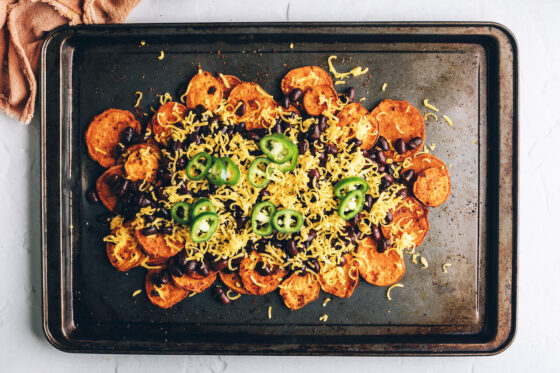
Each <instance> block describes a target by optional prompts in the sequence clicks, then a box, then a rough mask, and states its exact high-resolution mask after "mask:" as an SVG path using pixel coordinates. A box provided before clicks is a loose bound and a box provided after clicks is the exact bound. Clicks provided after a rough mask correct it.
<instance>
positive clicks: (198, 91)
mask: <svg viewBox="0 0 560 373" xmlns="http://www.w3.org/2000/svg"><path fill="white" fill-rule="evenodd" d="M186 93H187V107H188V108H189V109H194V108H196V107H197V106H198V105H202V106H204V107H205V108H206V110H216V108H217V107H218V104H219V103H220V101H221V100H222V97H223V92H222V85H221V84H220V82H219V81H218V80H217V79H216V78H214V77H213V76H212V74H210V73H209V72H207V71H199V73H198V74H196V75H195V76H193V77H192V79H191V81H190V82H189V85H188V87H187V92H186Z"/></svg>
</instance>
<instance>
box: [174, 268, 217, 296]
mask: <svg viewBox="0 0 560 373" xmlns="http://www.w3.org/2000/svg"><path fill="white" fill-rule="evenodd" d="M217 277H218V273H217V272H214V271H210V273H209V274H208V276H206V277H204V276H201V275H199V274H198V273H196V272H194V273H193V274H192V275H190V276H187V275H186V274H183V276H181V277H176V276H171V279H172V280H173V283H174V284H175V285H176V286H178V287H180V288H181V289H185V290H190V291H193V292H195V293H202V292H203V291H204V290H206V289H208V288H209V287H210V286H211V285H212V284H213V283H214V281H216V278H217Z"/></svg>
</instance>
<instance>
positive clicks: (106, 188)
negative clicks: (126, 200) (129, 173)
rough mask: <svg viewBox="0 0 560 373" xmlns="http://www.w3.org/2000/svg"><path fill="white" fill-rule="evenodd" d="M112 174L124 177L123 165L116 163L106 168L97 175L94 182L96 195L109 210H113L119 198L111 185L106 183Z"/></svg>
mask: <svg viewBox="0 0 560 373" xmlns="http://www.w3.org/2000/svg"><path fill="white" fill-rule="evenodd" d="M113 175H119V176H122V177H123V178H124V169H123V166H121V165H117V166H113V167H111V168H109V169H107V170H106V171H105V172H104V173H103V174H102V175H101V176H99V179H97V182H96V183H95V187H96V189H97V195H99V200H100V201H101V203H103V206H105V207H106V208H107V209H108V210H109V211H112V212H115V209H116V207H117V203H118V202H119V198H118V197H117V195H116V194H115V191H114V190H113V187H112V186H110V185H109V184H108V183H107V180H108V179H109V178H110V177H111V176H113Z"/></svg>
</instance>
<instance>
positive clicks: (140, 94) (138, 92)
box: [134, 91, 142, 107]
mask: <svg viewBox="0 0 560 373" xmlns="http://www.w3.org/2000/svg"><path fill="white" fill-rule="evenodd" d="M134 95H138V98H137V99H136V103H135V104H134V107H138V106H140V100H142V92H140V91H136V92H134Z"/></svg>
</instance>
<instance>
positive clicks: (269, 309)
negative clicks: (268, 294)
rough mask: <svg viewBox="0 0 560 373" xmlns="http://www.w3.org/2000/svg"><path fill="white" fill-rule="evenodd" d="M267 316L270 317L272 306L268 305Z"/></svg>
mask: <svg viewBox="0 0 560 373" xmlns="http://www.w3.org/2000/svg"><path fill="white" fill-rule="evenodd" d="M268 318H269V319H272V306H268Z"/></svg>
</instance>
